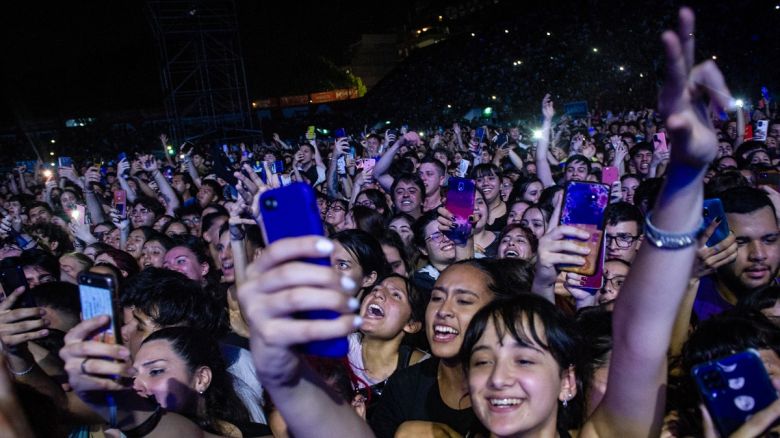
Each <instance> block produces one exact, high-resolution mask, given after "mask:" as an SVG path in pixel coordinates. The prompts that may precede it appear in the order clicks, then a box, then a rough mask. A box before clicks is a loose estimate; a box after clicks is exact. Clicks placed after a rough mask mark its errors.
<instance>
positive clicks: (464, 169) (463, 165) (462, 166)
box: [458, 159, 471, 178]
mask: <svg viewBox="0 0 780 438" xmlns="http://www.w3.org/2000/svg"><path fill="white" fill-rule="evenodd" d="M470 165H471V162H470V161H469V160H466V159H461V160H460V163H458V176H460V177H461V178H463V177H465V176H466V174H467V173H468V171H469V166H470Z"/></svg>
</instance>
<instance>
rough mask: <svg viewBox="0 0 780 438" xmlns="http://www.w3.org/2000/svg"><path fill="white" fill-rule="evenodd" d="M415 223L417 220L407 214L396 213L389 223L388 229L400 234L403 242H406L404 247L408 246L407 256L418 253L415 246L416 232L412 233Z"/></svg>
mask: <svg viewBox="0 0 780 438" xmlns="http://www.w3.org/2000/svg"><path fill="white" fill-rule="evenodd" d="M414 221H415V219H414V218H413V217H412V216H410V215H408V214H406V213H396V214H394V215H393V216H392V217H391V218H390V220H389V221H388V222H387V228H388V229H389V230H392V231H395V232H396V233H397V234H398V237H400V238H401V241H403V242H404V245H406V253H407V254H413V253H415V252H416V251H415V244H414V231H412V226H413V225H414Z"/></svg>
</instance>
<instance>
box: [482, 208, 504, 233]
mask: <svg viewBox="0 0 780 438" xmlns="http://www.w3.org/2000/svg"><path fill="white" fill-rule="evenodd" d="M508 218H509V213H508V212H507V213H505V214H504V215H503V216H501V217H497V218H496V220H494V221H493V223H492V224H487V225H485V229H486V230H488V231H495V232H497V233H500V232H501V231H503V229H504V227H506V223H507V219H508Z"/></svg>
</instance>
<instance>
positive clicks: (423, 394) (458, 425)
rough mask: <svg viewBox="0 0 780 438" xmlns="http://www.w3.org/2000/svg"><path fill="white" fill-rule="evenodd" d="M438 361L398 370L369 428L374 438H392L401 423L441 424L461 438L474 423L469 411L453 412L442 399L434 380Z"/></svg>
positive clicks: (475, 420) (386, 389)
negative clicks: (425, 422) (429, 422)
mask: <svg viewBox="0 0 780 438" xmlns="http://www.w3.org/2000/svg"><path fill="white" fill-rule="evenodd" d="M438 368H439V360H438V359H434V358H431V359H428V360H424V361H422V362H420V363H418V364H416V365H412V366H410V367H409V368H406V369H403V370H398V371H396V372H395V374H393V375H392V376H391V377H390V379H388V381H387V384H386V385H385V389H384V391H383V392H382V399H381V400H380V401H379V404H378V405H377V407H376V409H375V411H374V415H373V416H372V417H371V418H369V424H370V425H371V428H372V429H373V430H374V433H375V434H376V436H377V438H385V437H387V438H392V437H393V436H394V435H395V432H396V430H397V429H398V427H399V426H400V425H401V423H403V422H404V421H414V420H417V421H431V422H434V423H444V424H446V425H447V426H449V427H451V428H452V429H453V430H455V431H456V432H458V433H459V434H461V435H465V434H466V432H467V431H468V430H469V429H470V428H471V427H472V425H473V424H474V423H476V422H477V421H478V420H477V417H476V416H475V415H474V411H472V410H471V408H467V409H452V408H450V407H449V406H447V405H446V404H445V403H444V401H443V400H442V399H441V393H440V392H439V383H438V380H437V379H436V374H437V370H438Z"/></svg>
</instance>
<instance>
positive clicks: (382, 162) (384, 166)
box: [374, 136, 404, 191]
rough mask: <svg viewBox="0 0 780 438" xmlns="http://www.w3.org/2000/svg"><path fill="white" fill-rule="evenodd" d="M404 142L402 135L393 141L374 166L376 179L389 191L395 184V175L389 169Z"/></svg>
mask: <svg viewBox="0 0 780 438" xmlns="http://www.w3.org/2000/svg"><path fill="white" fill-rule="evenodd" d="M403 142H404V138H403V136H401V137H400V138H399V139H398V140H396V142H395V143H393V145H392V146H390V147H389V148H388V149H387V151H386V152H385V154H384V155H382V158H380V159H379V161H377V163H376V165H375V166H374V179H376V180H377V182H378V183H379V185H380V186H382V188H383V189H385V190H387V191H389V190H390V187H392V186H393V177H392V176H390V175H389V174H388V173H387V171H388V170H390V165H391V164H393V159H394V158H395V154H397V153H398V149H399V148H400V147H401V145H402V144H403Z"/></svg>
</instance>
